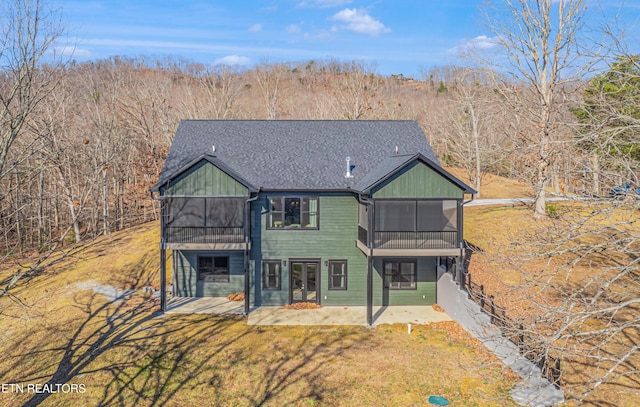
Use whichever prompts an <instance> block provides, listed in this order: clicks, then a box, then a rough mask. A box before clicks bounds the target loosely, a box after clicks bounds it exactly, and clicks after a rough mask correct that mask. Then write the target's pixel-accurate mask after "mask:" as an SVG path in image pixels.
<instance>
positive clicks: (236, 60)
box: [213, 55, 251, 66]
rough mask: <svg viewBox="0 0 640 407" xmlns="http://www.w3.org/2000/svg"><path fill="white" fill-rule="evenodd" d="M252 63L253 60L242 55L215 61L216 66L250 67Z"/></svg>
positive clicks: (229, 56) (228, 56)
mask: <svg viewBox="0 0 640 407" xmlns="http://www.w3.org/2000/svg"><path fill="white" fill-rule="evenodd" d="M250 63H251V59H249V58H247V57H241V56H240V55H227V56H226V57H222V58H218V59H216V60H215V61H213V64H214V65H229V66H236V65H249V64H250Z"/></svg>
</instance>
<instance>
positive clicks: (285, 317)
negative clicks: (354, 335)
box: [167, 297, 452, 325]
mask: <svg viewBox="0 0 640 407" xmlns="http://www.w3.org/2000/svg"><path fill="white" fill-rule="evenodd" d="M243 313H244V302H243V301H229V300H227V299H226V298H224V297H201V298H195V297H174V298H171V299H170V300H169V302H168V304H167V314H235V315H242V314H243ZM366 318H367V308H366V307H364V306H357V307H344V306H335V307H322V308H317V309H303V310H289V309H284V308H283V307H280V306H277V307H266V306H265V307H256V308H252V309H251V312H250V313H249V317H248V319H247V324H248V325H366ZM373 321H374V325H381V324H408V323H410V324H428V323H430V322H439V321H452V319H451V318H450V317H449V316H448V315H447V314H445V313H444V312H438V311H435V310H434V309H433V307H431V306H392V307H380V306H377V307H374V308H373Z"/></svg>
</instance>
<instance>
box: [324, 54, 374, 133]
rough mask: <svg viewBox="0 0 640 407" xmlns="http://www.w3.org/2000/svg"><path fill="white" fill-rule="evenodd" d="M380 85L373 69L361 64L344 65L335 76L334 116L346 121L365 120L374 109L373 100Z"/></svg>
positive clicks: (353, 62) (355, 62)
mask: <svg viewBox="0 0 640 407" xmlns="http://www.w3.org/2000/svg"><path fill="white" fill-rule="evenodd" d="M381 85H382V80H381V78H379V77H378V76H376V75H375V72H374V69H373V67H371V66H367V65H365V64H363V63H361V62H357V61H352V62H350V63H348V64H345V65H344V67H343V70H342V72H340V74H339V75H338V76H337V86H336V90H335V92H334V95H335V98H334V103H335V105H334V111H335V114H334V115H335V116H336V117H340V118H343V119H348V120H359V119H364V118H366V116H367V114H370V112H371V111H372V110H373V108H374V99H375V98H376V96H377V92H378V91H379V89H380V87H381Z"/></svg>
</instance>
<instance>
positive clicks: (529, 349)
mask: <svg viewBox="0 0 640 407" xmlns="http://www.w3.org/2000/svg"><path fill="white" fill-rule="evenodd" d="M463 282H464V287H463V288H464V289H465V290H466V291H467V294H468V296H469V298H470V299H472V300H473V301H474V302H475V303H476V304H478V305H480V308H482V310H483V311H484V312H485V313H487V314H488V315H489V317H490V318H491V323H492V324H494V325H495V326H497V327H498V328H499V329H500V331H501V332H502V334H503V335H504V336H505V337H506V338H507V339H509V340H510V341H511V342H513V343H514V344H515V345H516V346H517V347H518V350H519V351H520V354H521V355H522V356H524V357H525V358H527V359H529V360H530V361H531V362H533V363H534V364H535V365H536V366H538V367H539V368H540V370H541V371H542V375H543V376H544V377H545V378H546V379H547V380H549V381H550V382H551V383H553V385H555V386H556V387H558V388H559V387H560V385H561V376H562V374H561V373H562V371H561V368H560V358H556V357H552V356H550V355H547V354H546V352H542V351H541V350H540V349H539V347H537V346H535V343H534V341H533V340H532V339H531V338H530V337H529V336H527V334H526V332H525V329H524V326H523V325H522V324H521V323H518V322H516V321H515V320H513V319H511V318H509V317H508V316H507V310H506V308H504V307H501V306H499V305H497V304H496V303H495V300H494V297H493V295H487V293H485V291H484V285H482V284H477V283H475V282H474V281H472V280H471V274H470V273H466V276H465V278H463Z"/></svg>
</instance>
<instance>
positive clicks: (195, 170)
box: [163, 160, 249, 196]
mask: <svg viewBox="0 0 640 407" xmlns="http://www.w3.org/2000/svg"><path fill="white" fill-rule="evenodd" d="M163 195H186V196H247V195H249V191H248V189H247V188H246V187H245V186H244V185H242V184H241V183H239V182H238V181H236V180H235V179H234V178H233V177H231V176H230V175H228V174H227V173H225V172H224V171H222V170H221V169H219V168H218V167H216V166H215V165H213V164H211V163H210V162H208V161H206V160H202V161H200V162H199V163H197V164H196V165H194V166H193V167H191V168H189V169H188V170H187V171H185V172H183V173H182V174H180V176H178V177H177V178H176V179H174V180H172V181H171V182H170V183H169V186H168V188H166V189H164V190H163Z"/></svg>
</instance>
